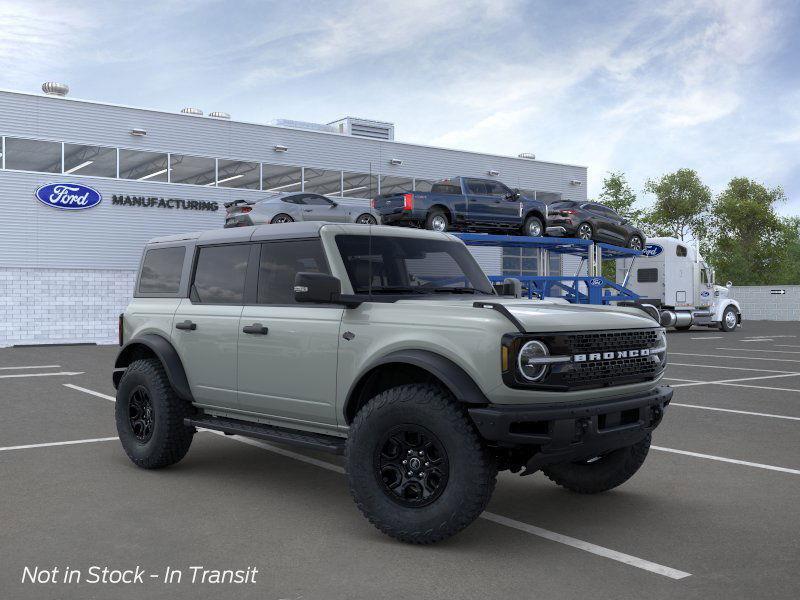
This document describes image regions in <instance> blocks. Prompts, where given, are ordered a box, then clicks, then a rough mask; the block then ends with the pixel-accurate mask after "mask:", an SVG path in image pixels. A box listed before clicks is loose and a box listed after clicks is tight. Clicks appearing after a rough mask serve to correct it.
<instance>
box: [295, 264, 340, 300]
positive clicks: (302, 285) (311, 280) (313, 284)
mask: <svg viewBox="0 0 800 600" xmlns="http://www.w3.org/2000/svg"><path fill="white" fill-rule="evenodd" d="M341 294H342V282H341V281H339V280H338V279H337V278H336V277H334V276H333V275H328V274H327V273H307V272H300V273H298V274H297V275H295V277H294V299H295V302H315V303H317V304H335V303H338V300H339V296H341Z"/></svg>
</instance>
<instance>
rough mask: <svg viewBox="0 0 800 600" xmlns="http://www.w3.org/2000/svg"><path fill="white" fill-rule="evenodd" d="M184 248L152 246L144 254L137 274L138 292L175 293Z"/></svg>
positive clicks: (181, 266)
mask: <svg viewBox="0 0 800 600" xmlns="http://www.w3.org/2000/svg"><path fill="white" fill-rule="evenodd" d="M185 255H186V248H185V247H183V246H177V247H175V248H153V249H151V250H148V251H147V252H146V253H145V255H144V261H143V262H142V272H141V273H140V274H139V293H140V294H177V293H178V288H179V287H180V285H181V271H182V270H183V258H184V256H185Z"/></svg>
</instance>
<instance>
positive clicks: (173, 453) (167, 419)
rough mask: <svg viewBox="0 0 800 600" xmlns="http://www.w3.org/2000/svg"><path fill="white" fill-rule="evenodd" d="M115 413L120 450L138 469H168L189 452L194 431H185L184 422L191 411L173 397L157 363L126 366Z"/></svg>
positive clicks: (147, 361) (185, 403) (191, 409)
mask: <svg viewBox="0 0 800 600" xmlns="http://www.w3.org/2000/svg"><path fill="white" fill-rule="evenodd" d="M115 413H116V422H117V432H118V434H119V439H120V442H122V447H123V448H124V449H125V453H126V454H127V455H128V458H130V459H131V460H132V461H133V462H134V463H135V464H136V465H137V466H139V467H142V468H144V469H160V468H162V467H168V466H169V465H173V464H175V463H177V462H178V461H179V460H181V459H182V458H183V457H184V456H185V455H186V453H187V452H188V451H189V446H190V445H191V444H192V437H193V436H194V427H186V426H185V425H184V424H183V420H184V418H186V417H188V416H190V415H191V414H192V413H193V408H192V406H191V404H189V403H188V402H186V401H185V400H181V399H180V398H178V396H177V395H176V394H175V392H174V391H173V389H172V387H171V386H170V384H169V380H168V379H167V374H166V373H165V372H164V367H163V366H161V363H160V362H159V361H158V360H156V359H144V360H137V361H134V362H132V363H131V364H130V365H129V366H128V368H127V369H126V370H125V373H124V374H123V376H122V379H121V380H120V382H119V388H118V389H117V404H116V410H115Z"/></svg>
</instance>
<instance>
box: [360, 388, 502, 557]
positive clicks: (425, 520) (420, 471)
mask: <svg viewBox="0 0 800 600" xmlns="http://www.w3.org/2000/svg"><path fill="white" fill-rule="evenodd" d="M345 457H346V463H347V477H348V482H349V485H350V493H351V494H352V496H353V499H354V500H355V502H356V505H357V506H358V508H359V510H360V511H361V512H362V513H363V514H364V516H365V517H367V519H369V521H370V523H372V524H373V525H375V527H377V528H378V529H379V530H381V531H382V532H383V533H385V534H387V535H390V536H391V537H394V538H396V539H398V540H401V541H403V542H410V543H414V544H430V543H433V542H438V541H440V540H443V539H446V538H448V537H450V536H452V535H454V534H456V533H458V532H459V531H461V530H462V529H464V528H465V527H466V526H467V525H469V524H470V523H472V521H474V520H475V519H476V518H477V517H478V515H480V514H481V512H483V509H484V508H485V507H486V504H487V503H488V502H489V498H490V497H491V495H492V491H493V490H494V485H495V479H496V477H497V467H496V465H495V462H494V460H493V459H492V457H491V456H490V454H489V452H488V451H487V450H486V448H485V447H484V445H483V443H482V442H481V440H480V438H479V437H478V434H477V433H476V431H475V429H474V427H473V425H472V423H471V422H470V421H469V419H468V418H467V415H466V414H465V412H464V409H463V407H462V406H461V405H460V404H459V403H458V402H457V401H456V400H455V399H454V398H453V397H452V396H451V395H450V394H449V393H448V392H446V391H445V390H443V389H441V388H439V387H437V386H433V385H427V384H409V385H402V386H399V387H396V388H392V389H390V390H387V391H385V392H383V393H381V394H378V395H377V396H375V397H374V398H372V399H371V400H370V401H369V402H367V404H366V405H364V407H363V408H362V409H361V410H360V411H359V412H358V414H357V415H356V418H355V419H354V420H353V424H352V425H351V426H350V436H349V437H348V439H347V450H346V455H345Z"/></svg>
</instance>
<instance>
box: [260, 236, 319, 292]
mask: <svg viewBox="0 0 800 600" xmlns="http://www.w3.org/2000/svg"><path fill="white" fill-rule="evenodd" d="M301 271H305V272H311V273H329V271H328V263H327V262H326V261H325V253H324V251H323V249H322V242H321V241H320V240H318V239H315V240H297V241H290V242H289V241H287V242H268V243H265V244H262V245H261V264H260V266H259V269H258V303H259V304H294V277H295V275H297V273H299V272H301Z"/></svg>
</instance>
